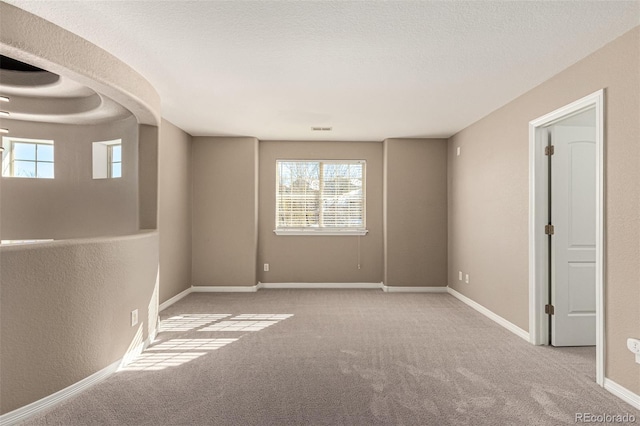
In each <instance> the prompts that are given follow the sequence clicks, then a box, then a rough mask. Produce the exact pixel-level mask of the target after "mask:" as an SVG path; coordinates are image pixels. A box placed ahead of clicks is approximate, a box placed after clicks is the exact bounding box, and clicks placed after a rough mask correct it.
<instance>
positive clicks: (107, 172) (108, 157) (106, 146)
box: [91, 138, 124, 180]
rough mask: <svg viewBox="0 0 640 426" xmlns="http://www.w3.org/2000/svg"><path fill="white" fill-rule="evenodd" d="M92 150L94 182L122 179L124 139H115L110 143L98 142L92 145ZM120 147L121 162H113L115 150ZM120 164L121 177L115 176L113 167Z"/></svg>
mask: <svg viewBox="0 0 640 426" xmlns="http://www.w3.org/2000/svg"><path fill="white" fill-rule="evenodd" d="M91 146H92V148H91V150H92V154H91V155H92V157H91V162H92V171H91V175H92V177H93V179H94V180H101V179H107V180H111V179H120V178H122V176H123V174H124V170H123V169H122V164H123V162H124V161H123V152H122V146H123V145H122V139H121V138H120V139H113V140H109V141H98V142H93V143H92V144H91ZM116 146H119V147H120V161H115V162H114V161H113V148H114V147H116ZM114 164H120V176H113V165H114Z"/></svg>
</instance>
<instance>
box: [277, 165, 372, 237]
mask: <svg viewBox="0 0 640 426" xmlns="http://www.w3.org/2000/svg"><path fill="white" fill-rule="evenodd" d="M365 166H366V163H365V161H364V160H320V161H318V160H314V161H310V160H278V161H277V162H276V181H277V182H276V185H277V188H276V233H283V234H286V233H289V234H295V233H302V234H307V233H314V232H315V233H322V234H327V233H337V234H349V233H352V234H357V235H362V234H364V233H366V230H365V227H366V217H365V206H366V200H365V195H366V191H365V183H366V181H365Z"/></svg>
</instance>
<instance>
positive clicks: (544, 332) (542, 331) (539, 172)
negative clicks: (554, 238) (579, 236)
mask: <svg viewBox="0 0 640 426" xmlns="http://www.w3.org/2000/svg"><path fill="white" fill-rule="evenodd" d="M591 107H595V112H596V382H597V383H598V384H599V385H600V386H604V361H605V351H604V330H605V328H604V285H605V274H604V272H605V271H604V267H605V264H604V251H605V247H604V242H605V239H604V237H605V235H604V232H605V227H604V142H605V141H604V89H601V90H598V91H597V92H594V93H592V94H590V95H587V96H585V97H584V98H581V99H579V100H577V101H575V102H572V103H570V104H569V105H565V106H563V107H562V108H558V109H557V110H555V111H552V112H550V113H549V114H546V115H543V116H542V117H539V118H536V119H535V120H532V121H530V122H529V337H530V341H531V343H533V344H534V345H547V344H548V342H549V316H548V315H546V314H545V313H544V306H545V305H546V304H547V303H548V301H547V299H548V288H549V287H548V285H549V283H548V277H549V267H550V265H549V264H548V263H549V262H548V259H549V244H548V237H547V235H546V234H545V233H544V226H545V225H546V224H547V223H548V222H547V220H548V207H549V193H548V160H547V157H546V156H545V154H544V147H545V146H546V145H547V140H548V139H547V137H548V136H547V133H548V132H547V129H546V128H547V127H548V126H549V125H551V124H553V123H554V122H557V121H559V120H561V119H563V118H566V117H568V116H571V115H575V114H577V113H579V112H581V111H583V110H585V109H588V108H591Z"/></svg>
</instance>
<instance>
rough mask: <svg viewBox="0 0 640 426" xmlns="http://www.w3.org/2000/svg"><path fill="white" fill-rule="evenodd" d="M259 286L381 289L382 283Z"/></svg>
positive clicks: (264, 285) (267, 285) (271, 285)
mask: <svg viewBox="0 0 640 426" xmlns="http://www.w3.org/2000/svg"><path fill="white" fill-rule="evenodd" d="M257 287H258V288H265V289H269V288H280V289H282V288H290V289H308V288H313V289H318V288H327V289H331V288H333V289H380V288H382V287H383V284H382V283H258V285H257Z"/></svg>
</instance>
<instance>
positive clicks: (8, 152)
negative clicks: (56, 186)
mask: <svg viewBox="0 0 640 426" xmlns="http://www.w3.org/2000/svg"><path fill="white" fill-rule="evenodd" d="M15 144H23V145H35V159H34V160H21V159H17V160H16V158H15V149H14V146H15ZM39 145H46V146H51V149H52V151H53V152H52V160H51V161H48V160H38V146H39ZM2 147H3V148H4V150H3V152H2V177H3V178H17V179H44V180H52V179H55V177H56V170H55V164H56V162H55V158H56V157H55V142H54V140H53V139H33V138H21V137H16V136H3V137H2ZM16 161H23V162H29V163H34V164H35V176H18V175H16V174H15V162H16ZM38 164H51V166H52V167H53V173H52V176H51V177H42V176H38ZM5 170H8V174H5Z"/></svg>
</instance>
